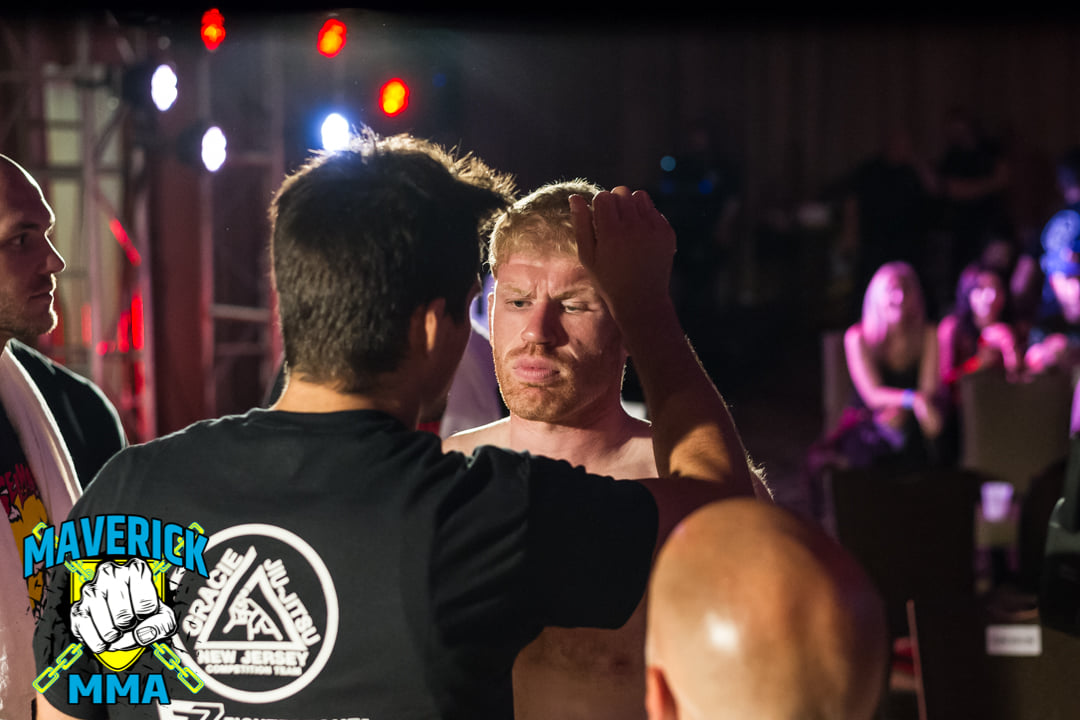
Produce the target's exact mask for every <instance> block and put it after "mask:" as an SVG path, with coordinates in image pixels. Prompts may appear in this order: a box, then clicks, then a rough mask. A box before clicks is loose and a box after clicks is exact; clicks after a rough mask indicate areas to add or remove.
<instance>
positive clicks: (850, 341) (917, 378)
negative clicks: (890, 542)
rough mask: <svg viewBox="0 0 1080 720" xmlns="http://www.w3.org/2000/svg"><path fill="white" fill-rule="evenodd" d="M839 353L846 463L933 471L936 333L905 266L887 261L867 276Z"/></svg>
mask: <svg viewBox="0 0 1080 720" xmlns="http://www.w3.org/2000/svg"><path fill="white" fill-rule="evenodd" d="M844 351H845V355H846V356H847V365H848V372H849V373H850V374H851V381H852V384H853V385H854V386H855V390H856V397H855V398H853V403H852V408H851V411H849V412H848V413H847V418H846V419H845V420H844V421H842V424H841V428H840V432H839V433H838V435H837V437H836V445H835V448H836V450H837V451H838V452H839V453H840V455H841V456H842V457H843V458H845V459H846V464H847V465H848V466H851V467H860V466H862V467H865V466H870V465H875V466H878V465H882V466H883V465H889V466H893V467H896V468H898V469H916V468H919V467H926V466H929V465H933V464H937V463H938V462H939V461H940V460H941V458H940V457H939V448H938V447H937V444H936V439H937V438H938V436H939V435H940V434H941V431H942V428H943V416H942V413H941V409H940V408H939V406H938V403H939V392H938V388H939V375H938V341H937V332H936V329H935V327H934V325H933V323H931V322H929V321H928V320H927V317H926V305H925V302H924V299H923V294H922V289H921V287H920V283H919V278H918V276H917V275H916V274H915V270H914V269H913V268H912V267H911V266H910V265H908V264H907V263H904V262H888V263H885V264H884V265H882V266H881V267H880V268H879V269H878V270H877V272H876V273H874V276H873V277H872V278H871V279H870V283H869V285H868V286H867V288H866V295H865V297H864V298H863V312H862V319H861V320H860V321H859V322H857V323H855V324H854V325H852V326H851V327H850V328H848V330H847V332H845V333H844Z"/></svg>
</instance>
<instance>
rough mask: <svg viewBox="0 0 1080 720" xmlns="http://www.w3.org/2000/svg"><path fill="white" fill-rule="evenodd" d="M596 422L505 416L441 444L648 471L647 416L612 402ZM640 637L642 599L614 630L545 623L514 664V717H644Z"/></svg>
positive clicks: (624, 474) (639, 474) (646, 474)
mask: <svg viewBox="0 0 1080 720" xmlns="http://www.w3.org/2000/svg"><path fill="white" fill-rule="evenodd" d="M602 423H603V426H604V428H605V429H599V428H596V429H593V430H590V431H582V430H579V429H565V428H559V427H557V426H556V427H534V426H527V427H522V428H518V427H514V425H513V424H512V423H511V421H510V419H509V418H507V419H504V420H500V421H498V422H496V423H493V424H491V425H486V426H484V427H483V428H480V429H478V430H473V431H470V432H468V433H466V434H463V435H457V436H454V437H453V438H449V439H448V440H447V441H446V442H445V443H444V447H446V448H447V449H454V450H461V451H463V452H466V453H469V452H472V449H473V448H474V447H477V446H479V445H497V446H500V447H505V448H509V449H511V450H528V451H530V452H532V453H535V454H543V455H548V456H549V457H556V458H563V459H567V460H569V461H570V462H572V463H574V464H575V465H578V464H580V465H583V466H584V467H585V469H586V470H588V471H589V472H591V473H596V474H600V475H610V476H611V477H615V478H619V479H628V478H655V477H656V474H657V472H656V463H655V461H654V460H653V450H652V441H651V437H650V433H649V425H648V423H645V422H642V421H641V420H637V419H636V418H633V417H631V416H629V415H627V414H626V413H625V412H623V411H622V408H621V407H619V408H618V409H614V408H612V409H611V412H610V414H609V415H608V416H606V417H604V418H603V420H602ZM606 428H610V430H608V429H606ZM661 523H662V525H661V533H666V531H667V530H668V529H670V525H671V520H670V519H667V520H665V518H664V517H661ZM664 524H666V525H668V527H667V528H665V527H664ZM644 638H645V603H644V600H643V601H642V603H641V604H639V605H638V608H637V609H636V610H635V611H634V614H633V615H632V616H631V618H630V620H629V621H627V623H626V624H625V625H623V626H622V627H621V628H619V629H618V630H597V629H593V628H557V627H549V628H545V629H544V631H543V632H542V633H541V634H540V636H539V637H538V638H537V639H536V640H534V641H533V642H532V643H531V644H530V645H528V646H527V647H526V648H525V649H524V650H522V651H521V653H519V654H518V658H517V662H515V664H514V717H515V718H516V719H517V720H530V718H565V719H566V720H574V719H577V718H580V719H581V720H585V719H586V718H589V719H591V720H605V719H608V718H610V719H611V720H615V719H617V718H618V719H625V718H644V717H645V709H644V704H643V702H642V698H643V697H644V688H645V659H644Z"/></svg>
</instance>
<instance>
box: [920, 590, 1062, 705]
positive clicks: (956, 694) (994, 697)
mask: <svg viewBox="0 0 1080 720" xmlns="http://www.w3.org/2000/svg"><path fill="white" fill-rule="evenodd" d="M908 616H909V623H910V632H911V637H912V641H913V643H912V645H913V656H914V661H915V691H916V695H917V698H918V707H919V720H966V719H967V718H978V720H1072V719H1073V718H1076V717H1078V716H1080V682H1077V680H1076V669H1077V668H1078V667H1080V638H1076V637H1073V636H1071V635H1067V634H1065V633H1062V632H1059V631H1056V630H1054V629H1052V628H1046V627H1043V626H1041V625H1040V624H1039V622H1038V617H1037V613H1036V611H1035V610H1034V609H1033V608H1028V607H1018V608H1014V609H1010V608H1007V607H1000V608H995V607H994V606H993V605H992V604H984V603H979V602H977V601H973V600H972V599H971V598H968V597H944V596H941V597H937V598H923V599H916V600H913V601H911V602H910V603H909V606H908Z"/></svg>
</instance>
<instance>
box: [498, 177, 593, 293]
mask: <svg viewBox="0 0 1080 720" xmlns="http://www.w3.org/2000/svg"><path fill="white" fill-rule="evenodd" d="M601 190H602V188H601V187H600V186H598V185H596V184H594V183H591V182H589V181H587V180H583V179H580V178H578V179H575V180H565V181H560V182H553V183H548V184H547V185H544V186H542V187H540V188H537V189H536V190H534V191H532V192H531V193H529V194H528V195H526V196H525V197H523V198H521V199H520V200H518V201H517V202H515V203H514V204H513V205H512V206H511V207H510V208H509V209H508V210H506V211H505V212H503V213H502V214H501V215H500V216H499V217H498V219H497V220H496V221H495V225H494V228H493V229H492V231H491V240H490V241H489V243H488V257H487V262H488V267H489V269H490V270H491V273H492V275H494V274H495V273H496V272H497V270H498V267H499V261H500V260H501V259H505V258H506V257H507V256H509V255H511V254H513V253H515V252H521V251H523V250H543V251H545V252H554V253H557V254H561V255H570V256H573V257H577V240H576V239H575V238H574V227H573V224H572V223H571V220H570V196H571V195H581V196H583V197H585V198H586V199H587V200H588V201H589V202H590V203H591V202H592V199H593V197H594V196H595V195H596V193H598V192H601Z"/></svg>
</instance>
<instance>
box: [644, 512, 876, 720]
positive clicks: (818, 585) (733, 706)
mask: <svg viewBox="0 0 1080 720" xmlns="http://www.w3.org/2000/svg"><path fill="white" fill-rule="evenodd" d="M648 597H649V611H648V616H649V617H648V640H647V649H646V657H647V663H648V668H647V671H646V672H647V676H648V679H647V686H648V691H647V693H646V706H647V708H648V713H649V720H671V719H673V718H681V719H682V720H704V718H717V717H729V718H761V719H766V718H817V719H818V720H870V719H871V718H873V717H874V715H875V713H876V711H877V709H878V704H879V703H880V701H881V697H882V694H883V692H884V691H885V688H886V685H887V670H888V665H889V643H888V631H887V628H886V625H885V611H884V607H883V606H882V602H881V596H880V595H879V594H878V592H877V589H876V588H875V587H874V585H873V583H872V582H871V581H870V579H869V578H868V577H867V575H866V573H865V572H864V571H863V570H862V568H860V567H859V565H858V563H857V562H856V561H855V560H854V559H853V558H852V557H851V555H850V554H848V553H847V552H846V551H845V550H844V549H843V548H842V547H841V546H840V545H839V544H838V543H836V541H834V540H833V539H832V538H830V537H828V536H827V535H826V534H825V533H824V532H822V531H821V529H820V528H817V527H815V526H813V525H811V524H809V523H807V522H805V521H804V520H802V519H800V518H798V517H797V516H796V515H795V514H794V513H792V512H790V511H788V510H785V509H783V508H779V507H776V506H774V505H770V504H767V503H760V502H753V501H749V500H743V499H735V500H731V501H728V502H722V503H712V504H709V505H707V506H705V507H703V508H700V509H698V510H696V511H694V512H693V513H691V514H690V516H688V517H687V518H686V519H685V520H683V522H681V523H680V524H679V525H678V527H677V528H676V529H675V530H674V531H673V532H672V533H671V536H670V538H669V539H668V541H667V543H666V544H665V545H664V547H663V548H662V549H661V550H660V553H659V555H658V556H657V558H656V561H655V563H654V565H653V573H652V578H651V580H650V585H649V596H648Z"/></svg>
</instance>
